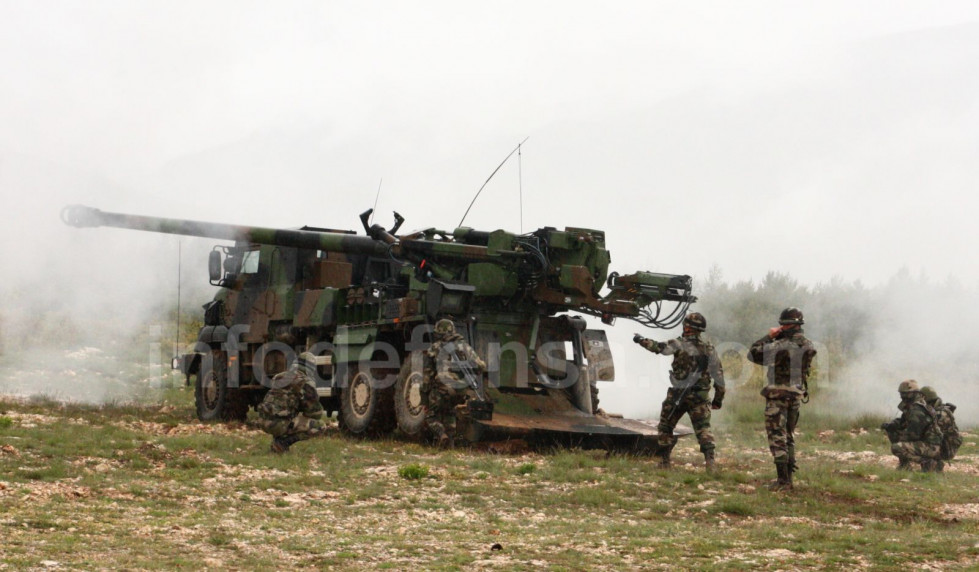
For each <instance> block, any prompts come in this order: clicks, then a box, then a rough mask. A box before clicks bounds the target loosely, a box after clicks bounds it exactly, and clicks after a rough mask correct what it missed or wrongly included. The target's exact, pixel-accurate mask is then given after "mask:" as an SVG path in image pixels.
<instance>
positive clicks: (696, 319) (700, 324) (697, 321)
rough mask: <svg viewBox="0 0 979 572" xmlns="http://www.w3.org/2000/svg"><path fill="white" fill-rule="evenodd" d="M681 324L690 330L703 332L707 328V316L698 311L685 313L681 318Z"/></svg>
mask: <svg viewBox="0 0 979 572" xmlns="http://www.w3.org/2000/svg"><path fill="white" fill-rule="evenodd" d="M683 326H684V327H686V328H690V329H691V330H697V331H698V332H703V331H704V330H706V329H707V318H705V317H704V315H703V314H701V313H700V312H693V313H692V314H687V317H686V318H684V319H683Z"/></svg>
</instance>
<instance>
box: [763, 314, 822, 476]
mask: <svg viewBox="0 0 979 572" xmlns="http://www.w3.org/2000/svg"><path fill="white" fill-rule="evenodd" d="M800 315H801V314H800ZM815 357H816V348H815V347H813V345H812V342H810V341H809V339H808V338H806V336H805V335H804V334H803V331H802V328H794V329H790V330H783V331H782V332H781V333H779V334H778V335H776V337H774V338H773V337H771V335H768V336H765V337H763V338H761V339H760V340H758V341H756V342H755V343H753V344H751V348H750V349H749V350H748V359H749V360H750V361H752V362H754V363H756V364H758V365H762V366H768V382H767V385H766V386H765V387H764V388H762V390H761V394H762V396H764V397H765V432H766V433H767V434H768V448H769V450H771V452H772V457H773V458H774V460H775V468H776V470H777V471H778V474H779V480H778V482H777V485H778V486H780V487H785V488H791V487H792V473H793V472H795V471H796V470H797V468H798V467H797V465H796V463H795V436H794V433H795V428H796V425H797V424H798V423H799V407H800V404H801V402H802V399H803V397H805V396H808V388H809V374H810V371H811V368H812V360H813V359H814V358H815Z"/></svg>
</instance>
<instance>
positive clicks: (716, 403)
mask: <svg viewBox="0 0 979 572" xmlns="http://www.w3.org/2000/svg"><path fill="white" fill-rule="evenodd" d="M710 408H711V409H720V408H721V400H720V399H717V398H714V401H713V402H711V404H710Z"/></svg>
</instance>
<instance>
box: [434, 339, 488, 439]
mask: <svg viewBox="0 0 979 572" xmlns="http://www.w3.org/2000/svg"><path fill="white" fill-rule="evenodd" d="M439 337H440V338H441V339H438V340H436V341H435V342H433V343H432V345H431V346H429V348H428V349H427V350H425V355H424V364H425V369H424V377H425V381H424V382H423V384H422V388H421V391H422V397H423V399H424V400H425V402H426V408H427V413H426V416H425V424H426V425H427V427H428V430H429V431H430V432H431V433H432V434H433V435H435V437H436V438H438V437H441V436H442V435H447V436H449V437H454V436H455V429H456V421H457V415H458V413H459V411H458V409H457V406H459V405H462V404H464V403H465V402H466V399H467V397H468V390H469V384H468V383H467V382H466V381H465V380H464V379H463V378H462V376H461V374H460V373H458V372H457V371H454V370H453V367H452V361H451V359H450V356H449V352H450V351H455V352H456V355H457V356H458V357H459V358H461V359H462V360H464V361H468V362H469V363H470V365H471V367H472V369H473V372H474V373H476V374H477V375H482V372H484V371H485V370H486V363H485V362H484V361H483V360H482V358H480V357H479V355H477V354H476V351H475V350H474V349H473V348H472V346H470V345H469V344H467V343H466V342H465V341H464V340H463V339H462V336H461V335H459V334H449V335H445V336H439Z"/></svg>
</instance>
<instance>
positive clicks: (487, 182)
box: [458, 137, 530, 226]
mask: <svg viewBox="0 0 979 572" xmlns="http://www.w3.org/2000/svg"><path fill="white" fill-rule="evenodd" d="M527 139H530V137H525V138H524V140H523V141H521V142H520V143H518V144H517V146H516V147H514V148H513V151H510V154H509V155H507V156H506V159H503V162H502V163H500V164H499V165H497V167H496V168H495V169H493V172H492V173H490V176H489V178H487V179H486V182H485V183H483V186H482V187H479V190H478V191H476V196H475V197H473V200H472V202H471V203H469V208H468V209H466V214H464V215H462V220H460V221H459V224H458V226H462V221H464V220H466V217H467V216H469V210H470V209H471V208H473V205H474V204H476V199H478V198H479V193H481V192H483V189H485V188H486V185H488V184H489V182H490V180H491V179H492V178H493V175H495V174H496V172H497V171H499V170H500V168H502V167H503V165H505V164H506V162H507V161H508V160H509V159H510V157H513V154H514V153H516V152H517V151H518V150H520V146H521V145H523V144H524V143H526V142H527Z"/></svg>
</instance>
